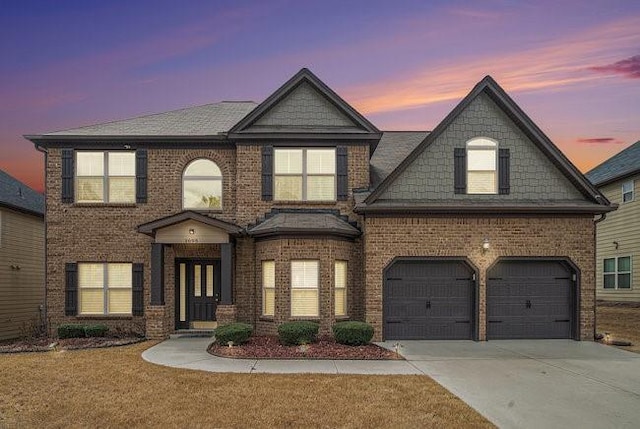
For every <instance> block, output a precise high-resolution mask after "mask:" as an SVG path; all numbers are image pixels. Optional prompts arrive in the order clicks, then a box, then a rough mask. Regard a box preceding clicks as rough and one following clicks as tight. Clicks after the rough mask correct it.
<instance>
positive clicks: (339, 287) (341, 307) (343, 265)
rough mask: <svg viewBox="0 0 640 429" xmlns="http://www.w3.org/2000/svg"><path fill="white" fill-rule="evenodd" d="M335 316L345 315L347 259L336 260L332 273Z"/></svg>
mask: <svg viewBox="0 0 640 429" xmlns="http://www.w3.org/2000/svg"><path fill="white" fill-rule="evenodd" d="M334 277H335V278H334V293H335V307H334V312H335V315H336V316H346V315H347V261H336V263H335V275H334Z"/></svg>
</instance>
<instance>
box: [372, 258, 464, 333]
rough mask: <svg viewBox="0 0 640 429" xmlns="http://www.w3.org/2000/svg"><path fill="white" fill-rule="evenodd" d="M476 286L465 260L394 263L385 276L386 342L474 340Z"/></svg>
mask: <svg viewBox="0 0 640 429" xmlns="http://www.w3.org/2000/svg"><path fill="white" fill-rule="evenodd" d="M473 285H474V281H473V270H471V268H469V266H468V265H467V264H466V263H465V262H463V261H451V260H430V261H425V260H406V261H397V262H395V263H394V264H393V265H392V266H391V267H389V268H388V269H387V271H386V273H385V282H384V299H383V302H384V337H385V339H387V340H401V339H402V340H422V339H426V340H441V339H456V340H457V339H472V338H473V328H474V311H473V309H474V305H473V303H474V287H473Z"/></svg>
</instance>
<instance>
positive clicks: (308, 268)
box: [291, 261, 320, 317]
mask: <svg viewBox="0 0 640 429" xmlns="http://www.w3.org/2000/svg"><path fill="white" fill-rule="evenodd" d="M319 265H320V264H319V262H318V261H291V316H293V317H317V316H319V309H318V277H319Z"/></svg>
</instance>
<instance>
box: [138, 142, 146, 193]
mask: <svg viewBox="0 0 640 429" xmlns="http://www.w3.org/2000/svg"><path fill="white" fill-rule="evenodd" d="M146 202H147V150H146V149H138V150H136V203H146Z"/></svg>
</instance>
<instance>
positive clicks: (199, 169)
mask: <svg viewBox="0 0 640 429" xmlns="http://www.w3.org/2000/svg"><path fill="white" fill-rule="evenodd" d="M182 207H183V208H185V209H195V210H220V209H221V208H222V172H221V171H220V168H218V166H217V165H216V163H215V162H213V161H209V160H208V159H196V160H194V161H191V163H189V165H187V168H185V169H184V173H183V175H182Z"/></svg>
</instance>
